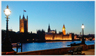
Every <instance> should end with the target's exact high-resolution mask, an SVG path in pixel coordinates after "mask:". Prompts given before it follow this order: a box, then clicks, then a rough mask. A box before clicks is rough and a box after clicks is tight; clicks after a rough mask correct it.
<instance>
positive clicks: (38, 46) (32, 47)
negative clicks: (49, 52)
mask: <svg viewBox="0 0 96 56" xmlns="http://www.w3.org/2000/svg"><path fill="white" fill-rule="evenodd" d="M74 42H75V43H81V41H59V42H40V43H39V42H33V43H23V44H22V52H26V51H37V50H46V49H55V48H64V47H70V46H67V45H70V44H71V43H74ZM94 42H95V41H85V44H87V45H92V44H94ZM13 50H15V51H16V48H13ZM18 52H21V48H18Z"/></svg>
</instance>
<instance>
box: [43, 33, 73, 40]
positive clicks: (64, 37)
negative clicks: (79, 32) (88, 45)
mask: <svg viewBox="0 0 96 56" xmlns="http://www.w3.org/2000/svg"><path fill="white" fill-rule="evenodd" d="M45 40H74V34H73V33H70V34H68V35H62V34H46V35H45Z"/></svg>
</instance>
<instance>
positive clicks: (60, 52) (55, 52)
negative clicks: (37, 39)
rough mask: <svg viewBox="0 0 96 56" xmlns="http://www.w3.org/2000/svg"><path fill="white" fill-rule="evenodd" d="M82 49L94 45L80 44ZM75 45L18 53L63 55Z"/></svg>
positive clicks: (90, 47)
mask: <svg viewBox="0 0 96 56" xmlns="http://www.w3.org/2000/svg"><path fill="white" fill-rule="evenodd" d="M81 46H82V47H83V50H87V49H92V48H94V45H81ZM73 48H76V47H67V48H58V49H49V50H40V51H29V52H20V53H17V54H18V55H63V54H66V53H68V51H69V50H72V49H73Z"/></svg>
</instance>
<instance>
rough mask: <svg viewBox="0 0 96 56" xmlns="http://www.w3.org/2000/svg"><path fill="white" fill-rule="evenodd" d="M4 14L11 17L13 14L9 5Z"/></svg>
mask: <svg viewBox="0 0 96 56" xmlns="http://www.w3.org/2000/svg"><path fill="white" fill-rule="evenodd" d="M4 13H5V15H6V16H9V15H10V14H11V11H10V9H9V8H8V5H7V8H6V9H5V10H4Z"/></svg>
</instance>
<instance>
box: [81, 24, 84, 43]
mask: <svg viewBox="0 0 96 56" xmlns="http://www.w3.org/2000/svg"><path fill="white" fill-rule="evenodd" d="M84 27H85V26H84V24H82V26H81V28H82V44H85V40H84Z"/></svg>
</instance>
